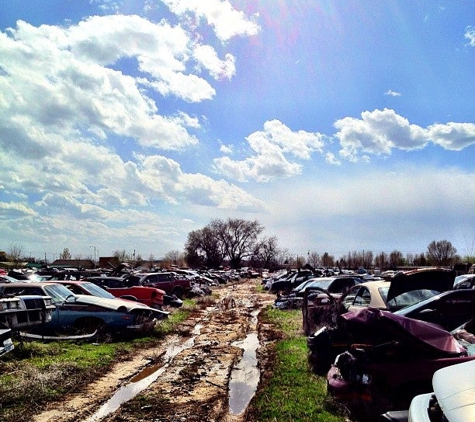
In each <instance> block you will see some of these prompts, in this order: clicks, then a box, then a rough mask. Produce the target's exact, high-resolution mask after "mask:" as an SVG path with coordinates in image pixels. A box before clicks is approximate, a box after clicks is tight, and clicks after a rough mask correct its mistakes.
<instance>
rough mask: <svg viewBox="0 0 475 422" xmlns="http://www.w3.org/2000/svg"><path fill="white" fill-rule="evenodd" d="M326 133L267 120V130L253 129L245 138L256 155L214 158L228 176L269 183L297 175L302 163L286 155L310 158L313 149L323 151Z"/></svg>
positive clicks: (265, 127)
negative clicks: (322, 133) (235, 159)
mask: <svg viewBox="0 0 475 422" xmlns="http://www.w3.org/2000/svg"><path fill="white" fill-rule="evenodd" d="M323 139H324V136H323V135H321V134H319V133H311V132H306V131H303V130H300V131H298V132H292V131H291V130H290V129H289V128H288V127H287V126H286V125H284V124H283V123H282V122H280V121H278V120H272V121H267V122H265V123H264V130H263V131H259V132H254V133H252V134H251V135H249V136H248V137H247V138H246V140H247V141H248V143H249V146H250V147H251V149H252V151H253V152H254V155H253V156H251V157H249V158H246V159H244V160H241V161H233V160H231V159H230V158H229V157H221V158H217V159H215V160H214V164H215V166H216V168H217V169H218V171H219V172H221V173H222V174H223V175H225V176H226V177H229V178H231V179H234V180H238V181H241V182H245V181H248V180H256V181H258V182H269V181H271V180H274V179H281V178H287V177H291V176H294V175H297V174H299V173H300V172H301V170H302V165H301V164H299V163H297V162H292V161H290V160H289V159H288V158H287V157H286V155H290V156H293V157H296V158H297V159H300V160H309V159H310V158H311V154H312V153H313V152H319V153H322V152H323V145H324V140H323Z"/></svg>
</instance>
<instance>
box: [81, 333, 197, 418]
mask: <svg viewBox="0 0 475 422" xmlns="http://www.w3.org/2000/svg"><path fill="white" fill-rule="evenodd" d="M202 327H203V326H202V325H201V324H197V325H196V326H195V328H194V329H193V331H192V335H193V337H191V338H189V339H188V340H186V341H185V342H184V343H182V344H172V345H170V346H168V347H167V349H166V351H165V355H164V356H163V363H160V364H157V365H152V366H149V367H146V368H145V369H143V370H142V371H141V372H139V373H138V374H137V375H135V376H134V377H133V378H132V379H131V380H130V383H129V384H126V385H124V386H122V387H121V388H120V389H119V390H118V391H117V392H116V393H115V394H114V395H113V396H112V397H111V398H110V399H109V400H108V401H107V402H106V403H104V404H103V405H102V407H101V408H100V409H99V410H98V411H97V412H96V413H95V414H94V415H92V417H90V418H89V419H87V422H98V421H100V420H101V419H103V418H104V417H106V416H107V415H109V414H111V413H113V412H115V411H116V410H117V409H119V407H120V406H121V405H122V404H124V403H125V402H127V401H129V400H131V399H133V398H134V397H135V396H137V395H138V394H139V393H141V392H142V391H143V390H145V389H146V388H147V387H149V386H150V385H151V384H152V383H153V382H155V381H156V380H157V379H158V377H159V376H160V375H162V374H163V372H165V371H166V369H167V368H168V367H169V366H170V365H171V364H172V362H173V359H174V358H175V357H176V355H178V353H181V352H182V351H183V350H186V349H190V348H191V347H193V345H194V343H195V339H196V337H197V336H198V335H199V334H200V330H201V328H202Z"/></svg>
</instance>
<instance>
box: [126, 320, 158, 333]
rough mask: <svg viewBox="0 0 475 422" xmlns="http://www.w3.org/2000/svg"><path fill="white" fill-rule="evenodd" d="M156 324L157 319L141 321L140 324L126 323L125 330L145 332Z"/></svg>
mask: <svg viewBox="0 0 475 422" xmlns="http://www.w3.org/2000/svg"><path fill="white" fill-rule="evenodd" d="M156 324H157V320H156V319H154V320H152V321H147V322H142V323H141V324H134V325H127V327H126V328H127V332H130V333H147V332H149V331H152V330H153V329H154V328H155V325H156Z"/></svg>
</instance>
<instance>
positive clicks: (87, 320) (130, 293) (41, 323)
mask: <svg viewBox="0 0 475 422" xmlns="http://www.w3.org/2000/svg"><path fill="white" fill-rule="evenodd" d="M235 278H236V275H231V274H228V273H224V272H220V273H218V272H214V273H209V274H205V273H202V272H201V273H198V272H194V271H190V270H176V271H173V272H172V271H153V272H150V271H148V272H143V271H133V270H131V269H130V268H129V267H128V266H127V265H125V264H121V265H119V266H118V267H116V268H115V269H114V270H113V271H100V272H99V271H95V272H90V271H88V272H80V271H78V270H76V269H60V270H58V269H43V270H42V271H37V272H27V271H11V272H9V273H8V274H5V273H4V274H0V356H1V355H3V354H5V353H8V352H9V351H11V350H12V349H13V347H14V346H13V342H12V340H11V337H12V335H15V334H16V335H17V336H21V337H22V338H26V339H43V340H45V339H46V340H50V339H72V338H74V339H77V338H82V339H83V338H92V337H94V338H95V339H96V338H98V337H99V336H102V335H103V334H106V333H107V334H108V335H117V334H120V335H123V334H125V333H142V332H149V331H151V330H153V328H154V326H155V325H156V323H157V321H159V320H161V319H164V318H167V316H168V314H169V312H168V311H167V310H166V309H168V308H169V307H180V306H182V305H183V299H184V298H187V297H196V296H203V295H207V294H210V293H211V286H214V285H218V284H222V283H226V282H228V281H229V280H235Z"/></svg>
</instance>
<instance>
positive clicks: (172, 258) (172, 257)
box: [164, 250, 183, 266]
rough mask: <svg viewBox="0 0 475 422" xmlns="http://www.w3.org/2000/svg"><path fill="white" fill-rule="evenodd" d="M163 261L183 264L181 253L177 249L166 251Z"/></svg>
mask: <svg viewBox="0 0 475 422" xmlns="http://www.w3.org/2000/svg"><path fill="white" fill-rule="evenodd" d="M164 259H165V261H168V262H170V263H171V264H172V265H179V266H182V264H183V253H181V252H180V251H177V250H173V251H168V252H167V253H166V254H165V257H164Z"/></svg>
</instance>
